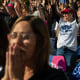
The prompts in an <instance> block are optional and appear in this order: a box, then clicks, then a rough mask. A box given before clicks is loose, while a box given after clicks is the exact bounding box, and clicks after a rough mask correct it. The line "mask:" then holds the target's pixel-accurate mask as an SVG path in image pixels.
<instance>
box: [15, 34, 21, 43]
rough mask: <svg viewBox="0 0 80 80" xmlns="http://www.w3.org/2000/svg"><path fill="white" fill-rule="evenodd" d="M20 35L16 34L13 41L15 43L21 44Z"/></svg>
mask: <svg viewBox="0 0 80 80" xmlns="http://www.w3.org/2000/svg"><path fill="white" fill-rule="evenodd" d="M22 41H23V40H22V37H21V36H20V35H18V36H17V37H16V39H15V43H16V44H22Z"/></svg>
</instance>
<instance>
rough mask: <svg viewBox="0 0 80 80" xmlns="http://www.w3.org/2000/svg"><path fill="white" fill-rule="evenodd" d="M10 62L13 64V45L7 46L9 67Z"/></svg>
mask: <svg viewBox="0 0 80 80" xmlns="http://www.w3.org/2000/svg"><path fill="white" fill-rule="evenodd" d="M12 64H13V47H12V46H11V47H10V48H9V66H10V67H11V65H12Z"/></svg>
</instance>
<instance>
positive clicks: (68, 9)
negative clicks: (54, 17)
mask: <svg viewBox="0 0 80 80" xmlns="http://www.w3.org/2000/svg"><path fill="white" fill-rule="evenodd" d="M66 12H69V13H72V14H73V10H72V9H71V8H66V9H64V10H63V11H61V13H66Z"/></svg>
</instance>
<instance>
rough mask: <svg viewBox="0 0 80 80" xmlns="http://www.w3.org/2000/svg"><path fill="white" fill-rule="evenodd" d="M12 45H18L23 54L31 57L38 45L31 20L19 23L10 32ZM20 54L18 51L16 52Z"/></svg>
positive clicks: (17, 48) (28, 57) (17, 47)
mask: <svg viewBox="0 0 80 80" xmlns="http://www.w3.org/2000/svg"><path fill="white" fill-rule="evenodd" d="M9 42H10V46H14V45H16V47H15V48H16V50H17V51H18V52H19V53H25V54H23V55H24V57H25V58H26V59H28V60H29V59H31V58H32V56H33V54H34V52H35V47H36V35H35V34H34V32H33V30H32V28H31V26H30V24H29V22H27V21H21V22H19V23H17V24H16V25H15V27H14V29H13V30H12V32H11V34H10V41H9ZM15 54H18V53H15Z"/></svg>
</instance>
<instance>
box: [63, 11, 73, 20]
mask: <svg viewBox="0 0 80 80" xmlns="http://www.w3.org/2000/svg"><path fill="white" fill-rule="evenodd" d="M63 16H64V19H65V20H66V21H68V20H70V19H71V18H72V14H71V13H68V12H67V13H64V14H63Z"/></svg>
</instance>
